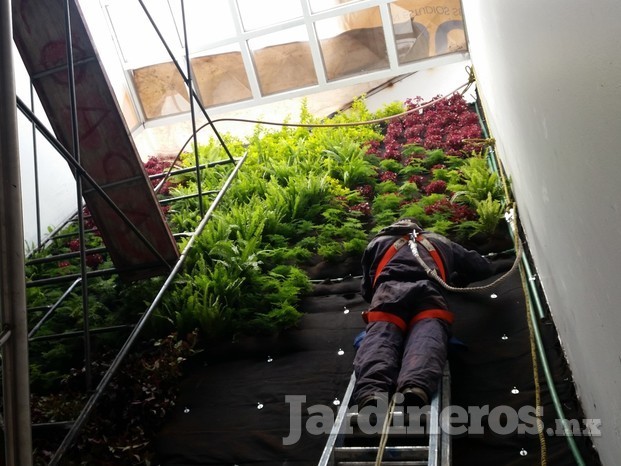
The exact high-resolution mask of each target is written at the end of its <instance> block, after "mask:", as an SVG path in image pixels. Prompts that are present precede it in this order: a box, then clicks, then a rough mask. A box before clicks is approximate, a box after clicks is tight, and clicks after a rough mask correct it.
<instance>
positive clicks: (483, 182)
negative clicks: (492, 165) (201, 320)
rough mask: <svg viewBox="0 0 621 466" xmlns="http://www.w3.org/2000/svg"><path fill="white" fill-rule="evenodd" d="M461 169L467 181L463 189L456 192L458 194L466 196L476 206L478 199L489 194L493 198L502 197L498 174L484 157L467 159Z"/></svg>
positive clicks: (480, 199) (485, 197)
mask: <svg viewBox="0 0 621 466" xmlns="http://www.w3.org/2000/svg"><path fill="white" fill-rule="evenodd" d="M461 170H462V173H463V178H464V181H465V182H464V185H463V189H462V190H458V191H457V192H456V194H457V195H458V196H465V198H466V199H467V201H468V202H470V203H471V204H473V205H475V206H476V203H477V201H482V200H485V199H487V197H488V194H489V195H491V197H492V199H501V198H502V194H503V193H502V188H501V186H500V183H499V181H498V175H496V174H495V173H493V172H491V171H489V169H488V167H487V163H486V161H485V159H484V158H481V157H471V158H469V159H467V160H466V163H465V164H464V166H463V167H462V169H461Z"/></svg>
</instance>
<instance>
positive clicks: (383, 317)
mask: <svg viewBox="0 0 621 466" xmlns="http://www.w3.org/2000/svg"><path fill="white" fill-rule="evenodd" d="M362 318H363V319H364V321H365V322H366V323H367V324H368V323H369V322H390V323H392V324H395V325H396V326H397V327H399V328H400V329H401V331H402V332H405V331H406V330H407V328H408V326H407V325H406V323H405V320H403V319H402V318H401V317H399V316H396V315H394V314H391V313H389V312H382V311H367V312H363V313H362Z"/></svg>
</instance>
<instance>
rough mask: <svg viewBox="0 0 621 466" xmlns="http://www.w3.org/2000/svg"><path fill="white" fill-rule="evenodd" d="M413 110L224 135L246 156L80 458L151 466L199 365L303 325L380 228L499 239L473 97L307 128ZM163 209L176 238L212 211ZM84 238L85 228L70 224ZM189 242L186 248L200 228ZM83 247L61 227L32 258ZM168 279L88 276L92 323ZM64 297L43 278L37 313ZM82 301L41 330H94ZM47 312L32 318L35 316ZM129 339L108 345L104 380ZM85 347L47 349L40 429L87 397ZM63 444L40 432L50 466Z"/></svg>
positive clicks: (36, 294) (37, 369) (68, 303)
mask: <svg viewBox="0 0 621 466" xmlns="http://www.w3.org/2000/svg"><path fill="white" fill-rule="evenodd" d="M405 111H409V112H408V113H407V114H406V115H405V116H401V117H398V118H393V119H388V120H386V121H385V122H384V123H376V124H368V125H360V126H338V127H312V128H311V127H283V128H282V129H273V128H267V127H262V126H260V125H259V126H257V127H256V129H255V131H254V134H253V135H252V136H251V137H249V138H248V139H247V140H241V139H238V138H234V137H232V136H230V135H224V139H225V141H226V144H227V147H228V148H229V151H230V152H231V153H232V154H233V155H234V156H235V157H239V156H241V155H242V154H244V153H246V152H247V153H248V157H247V160H246V162H245V164H244V165H243V166H242V168H241V171H240V172H239V174H238V176H237V179H236V180H235V182H234V183H233V184H232V186H231V187H230V189H229V191H228V192H227V194H226V196H225V197H224V198H223V201H222V203H221V204H220V206H219V207H218V208H217V210H216V211H215V213H214V216H213V218H212V219H211V220H210V221H209V222H208V223H207V226H206V227H205V229H204V231H203V232H202V233H201V235H200V236H198V237H197V239H196V242H195V245H194V247H193V248H192V250H191V251H190V253H189V255H188V258H187V260H186V263H185V265H184V267H183V270H182V272H181V273H180V275H179V276H178V277H177V279H176V281H175V283H174V285H173V286H172V288H171V289H170V290H169V291H168V292H167V294H166V296H165V297H164V299H163V301H162V303H161V304H160V306H159V307H158V309H157V311H156V314H155V315H154V316H153V318H152V319H151V321H150V327H149V328H148V329H147V331H146V332H145V333H146V335H145V343H144V344H142V345H140V348H137V350H136V351H135V352H134V353H133V354H132V356H131V357H129V358H128V361H126V364H125V366H124V367H123V368H122V369H121V371H120V373H119V374H118V375H117V376H116V377H115V379H114V382H113V383H112V384H111V385H112V386H111V387H109V389H108V390H107V392H106V395H105V396H104V397H103V400H102V401H101V402H100V404H99V405H98V408H97V412H96V413H95V415H94V416H93V418H94V419H96V420H94V421H92V422H90V423H89V425H88V426H87V428H86V429H85V431H84V433H83V435H82V436H81V437H80V439H79V440H78V442H77V443H76V445H75V447H74V448H73V449H72V451H71V453H70V454H69V455H68V456H70V457H72V458H73V459H67V463H66V464H84V463H81V462H84V461H86V463H87V464H112V463H114V462H116V463H115V464H120V463H122V464H148V459H149V452H150V449H149V439H150V438H152V436H153V434H154V432H156V431H157V429H158V427H159V426H160V425H161V422H162V420H163V419H164V417H165V415H166V412H167V409H168V408H169V407H170V406H171V405H172V404H173V403H174V398H175V393H176V385H177V381H178V377H180V375H181V367H180V365H181V363H182V361H183V360H184V359H185V358H187V357H189V356H190V355H191V354H192V352H194V351H196V350H208V348H209V345H210V344H212V343H218V342H221V341H231V340H232V339H236V338H242V337H243V336H245V335H254V336H256V335H259V334H265V335H273V334H277V333H279V332H282V331H286V329H287V328H290V327H292V326H295V324H296V322H297V321H298V319H299V318H300V313H299V311H298V309H297V304H298V303H299V301H300V299H301V298H302V297H303V296H304V294H305V293H306V292H308V291H309V290H310V289H311V287H312V282H311V279H315V278H327V277H326V276H325V272H324V271H326V270H328V271H330V270H338V264H342V263H343V262H346V261H349V263H354V264H355V263H357V262H359V257H360V255H361V253H362V251H363V250H364V247H365V246H366V243H367V241H368V239H369V237H370V236H371V235H372V234H373V232H375V231H377V230H378V229H379V228H381V227H382V226H385V225H386V224H388V223H390V222H392V221H394V220H396V219H397V218H399V217H403V216H411V217H416V218H417V219H419V221H420V222H421V223H422V224H423V226H425V227H426V228H428V229H431V230H434V231H437V232H439V233H442V234H445V235H447V236H449V237H452V238H453V239H456V240H458V241H460V242H462V243H467V244H468V246H470V247H475V248H476V247H478V246H479V245H482V244H485V240H486V239H488V238H489V237H490V235H493V234H494V233H495V232H496V230H497V225H498V222H499V220H500V219H501V218H502V215H503V212H504V205H503V201H502V196H503V193H502V189H501V187H500V185H499V183H498V180H497V177H496V175H495V174H493V173H491V172H490V171H489V170H488V166H487V160H486V150H485V144H484V143H485V141H482V140H481V128H480V126H479V123H478V117H477V115H476V113H475V112H474V111H473V110H472V109H471V108H470V106H469V105H468V104H467V103H466V102H465V101H464V99H463V98H462V96H461V95H459V94H455V95H453V96H449V97H448V98H445V99H438V100H437V101H435V103H433V104H432V105H429V104H426V103H423V102H422V101H421V99H415V100H408V101H406V102H404V103H392V104H390V105H387V106H385V107H384V108H383V109H381V110H380V111H378V112H370V111H369V110H368V108H367V107H366V104H365V101H364V99H363V98H361V99H358V100H356V101H354V102H353V105H352V106H351V108H350V109H349V110H348V111H344V112H341V113H338V114H337V115H335V116H333V117H332V118H330V119H329V120H320V119H318V118H316V117H314V116H313V115H311V114H310V113H309V112H308V111H307V109H306V108H305V107H304V106H303V107H302V109H301V113H300V121H301V122H302V123H306V124H317V123H350V122H358V121H368V120H374V119H378V118H384V117H390V116H392V115H397V114H401V113H403V112H405ZM198 154H199V157H200V163H201V164H203V163H205V164H209V163H210V162H215V161H219V160H223V159H225V158H226V154H225V152H224V150H223V148H222V147H221V146H220V144H219V143H218V142H216V141H212V142H210V143H209V144H207V145H205V146H201V147H199V148H198ZM194 163H195V155H194V153H193V151H189V152H188V153H183V154H182V156H181V157H180V159H179V160H177V161H176V165H177V166H179V167H180V168H181V167H189V166H193V165H194ZM169 165H170V160H166V159H161V158H157V157H153V158H151V159H150V160H149V161H148V162H147V163H146V165H145V168H146V169H147V172H148V173H150V174H156V173H161V172H163V171H165V170H166V169H167V168H168V167H169ZM231 170H232V166H231V165H230V164H228V165H227V164H216V165H215V166H213V167H210V168H209V169H206V170H204V171H203V178H202V185H201V189H202V192H208V191H212V190H217V189H219V188H220V187H221V186H222V183H223V180H224V179H225V178H226V177H227V175H228V174H229V173H230V171H231ZM155 183H156V181H154V184H155ZM197 188H198V187H197V182H196V176H195V174H194V173H190V174H187V173H186V174H184V175H176V176H173V177H172V178H170V179H169V180H168V181H167V182H166V184H165V185H164V186H163V188H162V189H161V190H160V191H159V194H158V195H159V196H160V197H161V198H163V199H164V198H170V197H178V196H184V195H188V194H194V193H196V192H197ZM205 199H208V198H207V197H206V198H205ZM207 204H208V201H207ZM162 208H163V210H164V212H165V215H166V217H167V219H168V221H169V224H170V227H171V230H172V231H173V233H188V234H189V233H191V232H193V231H194V230H195V229H196V227H197V226H198V224H199V222H200V220H201V215H200V212H199V204H198V199H197V198H196V197H194V198H186V199H183V200H177V201H174V202H171V203H170V204H168V203H166V204H165V205H164V206H163V207H162ZM87 228H89V233H88V234H87V235H86V240H87V241H88V248H97V247H100V246H102V245H103V244H102V241H101V238H100V237H99V236H98V234H97V228H96V225H94V224H90V225H87ZM76 231H77V227H76V226H75V225H72V226H69V227H67V229H66V231H64V232H63V233H67V234H69V233H73V234H75V233H76ZM178 237H179V238H180V240H179V247H180V249H183V248H184V246H185V244H186V242H187V241H188V239H187V238H188V235H179V236H178ZM79 246H80V245H79V243H78V242H77V240H76V239H75V235H74V236H71V235H68V236H62V237H60V238H58V239H54V240H53V241H51V242H50V243H49V244H48V245H47V247H46V248H45V249H43V250H40V251H37V252H35V253H34V254H33V255H32V257H33V258H35V257H36V258H41V257H47V256H50V255H57V254H59V253H68V252H71V251H77V250H78V249H79ZM77 260H78V259H66V260H62V261H55V262H50V263H42V264H37V265H32V266H29V267H28V270H27V279H28V280H34V279H39V278H43V277H52V276H58V275H63V274H70V273H76V272H77V271H78V270H79V263H78V262H76V261H77ZM87 264H88V266H89V268H91V269H105V268H107V267H111V266H112V264H111V263H110V261H109V258H108V257H107V255H106V253H105V252H95V253H89V254H88V255H87ZM326 264H327V266H325V265H326ZM321 265H323V266H321ZM332 278H338V277H332ZM162 280H163V279H161V278H158V279H151V280H146V281H143V282H138V283H132V284H127V283H123V282H121V281H119V280H118V278H117V277H116V276H113V277H110V278H93V279H91V280H89V293H88V295H89V307H90V324H91V326H92V327H103V326H106V325H118V324H122V323H126V324H131V323H132V322H135V321H136V319H137V318H138V316H139V315H140V313H141V312H143V311H144V309H145V308H146V306H148V304H149V303H150V300H152V299H153V296H155V293H156V292H157V290H158V289H159V288H160V286H161V284H162ZM63 292H64V288H60V287H58V286H45V287H29V288H28V301H29V307H30V308H36V307H38V306H44V305H49V304H50V303H53V302H55V301H56V300H57V299H58V298H59V297H60V296H61V295H62V293H63ZM81 309H82V296H81V294H80V293H79V292H74V293H71V294H70V295H69V297H68V298H67V299H66V300H65V301H64V302H63V304H62V305H61V306H60V307H59V309H58V310H57V312H56V313H55V315H54V317H53V318H52V319H50V320H49V321H48V322H46V323H45V324H44V326H43V327H42V328H41V330H40V331H39V333H38V334H37V335H50V334H54V333H59V332H65V331H69V330H79V329H81V326H82V310H81ZM40 315H41V314H40V312H33V313H32V325H34V324H35V322H36V318H38V317H40ZM125 335H126V334H123V335H119V334H118V333H104V334H101V335H97V336H96V337H95V338H94V352H95V355H96V358H97V361H98V362H97V364H95V365H94V367H93V374H94V377H95V379H97V377H98V376H99V375H100V374H101V373H103V371H104V370H105V369H106V364H107V363H106V362H105V361H106V360H109V359H110V358H109V356H110V354H111V352H113V351H114V350H115V349H116V348H117V347H118V345H119V342H120V341H121V338H122V337H124V336H125ZM81 347H82V342H81V340H79V339H75V340H71V339H63V340H60V341H59V340H53V341H46V340H42V341H35V342H32V344H31V350H30V351H31V360H32V364H31V373H32V391H33V420H34V421H35V422H50V421H52V420H54V421H58V420H66V419H71V418H73V417H75V416H76V414H77V413H78V412H79V409H80V408H81V405H82V403H83V400H84V399H85V398H86V396H87V395H86V394H84V390H83V388H84V387H83V382H82V379H83V377H82V375H81V374H82V371H83V370H82V369H81V367H82V364H83V361H82V356H81ZM55 440H57V439H54V435H49V434H44V435H40V436H39V435H36V436H35V446H36V458H37V461H40V462H41V464H44V463H45V462H46V458H49V456H50V454H51V452H50V451H48V450H47V446H49V449H53V448H54V446H53V442H54V441H55ZM119 462H120V463H119Z"/></svg>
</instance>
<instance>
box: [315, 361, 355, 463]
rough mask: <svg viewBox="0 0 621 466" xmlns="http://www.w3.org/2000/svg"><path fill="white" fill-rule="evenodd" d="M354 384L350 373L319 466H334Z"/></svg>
mask: <svg viewBox="0 0 621 466" xmlns="http://www.w3.org/2000/svg"><path fill="white" fill-rule="evenodd" d="M355 383H356V374H355V373H354V372H352V374H351V378H350V379H349V385H348V386H347V390H345V395H344V396H343V400H342V401H341V406H340V408H339V410H338V412H337V415H336V419H335V420H334V425H333V426H332V430H331V431H330V434H329V436H328V441H327V442H326V446H325V447H324V449H323V453H322V454H321V458H320V459H319V466H328V465H334V447H335V445H336V443H337V440H338V437H339V435H341V434H342V433H343V430H344V429H343V427H345V430H346V428H347V425H345V426H344V424H346V423H345V422H344V421H345V420H346V419H347V410H348V409H349V400H351V395H352V393H353V391H354V385H355Z"/></svg>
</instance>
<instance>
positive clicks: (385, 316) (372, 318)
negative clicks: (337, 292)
mask: <svg viewBox="0 0 621 466" xmlns="http://www.w3.org/2000/svg"><path fill="white" fill-rule="evenodd" d="M410 241H416V243H419V244H421V245H422V246H423V247H424V248H425V249H426V250H427V251H428V252H429V254H430V255H431V258H432V259H433V261H434V263H435V264H436V268H437V269H438V273H439V274H440V277H441V278H442V280H444V281H446V272H445V270H444V263H443V262H442V258H441V257H440V254H439V253H438V251H437V249H436V248H435V247H434V245H433V244H432V243H431V241H429V240H428V239H427V238H425V237H424V236H423V235H422V234H420V233H413V234H411V235H410V234H408V235H404V236H402V237H400V238H398V239H397V240H396V241H395V242H394V243H393V244H392V245H390V247H389V248H388V250H387V251H386V252H385V253H384V255H383V256H382V259H381V260H380V262H379V264H378V265H377V268H376V269H375V277H374V278H373V287H375V283H376V282H377V279H378V277H379V276H380V274H381V273H382V271H383V270H384V267H385V266H386V264H388V262H390V260H391V259H392V258H393V257H394V255H395V254H397V251H399V249H401V248H402V247H403V246H405V245H406V244H408V243H409V242H410ZM362 317H363V319H364V321H365V322H366V323H369V322H376V321H382V322H391V323H393V324H395V325H396V326H397V327H399V328H400V329H401V330H402V331H404V332H405V331H407V329H408V328H411V327H412V326H414V324H416V323H417V322H419V321H420V320H423V319H430V318H435V319H441V320H444V321H446V322H448V323H449V324H450V323H453V320H454V316H453V313H452V312H450V311H448V310H446V309H426V310H424V311H421V312H419V313H417V314H416V315H415V316H414V317H413V318H412V319H411V320H410V322H409V324H406V323H405V321H404V320H403V319H401V318H400V317H399V316H397V315H395V314H391V313H389V312H383V311H377V310H369V311H367V312H364V313H363V314H362Z"/></svg>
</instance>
